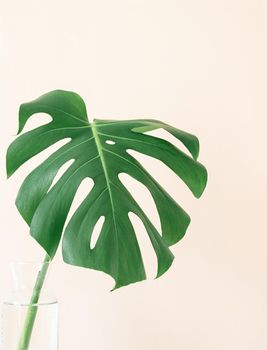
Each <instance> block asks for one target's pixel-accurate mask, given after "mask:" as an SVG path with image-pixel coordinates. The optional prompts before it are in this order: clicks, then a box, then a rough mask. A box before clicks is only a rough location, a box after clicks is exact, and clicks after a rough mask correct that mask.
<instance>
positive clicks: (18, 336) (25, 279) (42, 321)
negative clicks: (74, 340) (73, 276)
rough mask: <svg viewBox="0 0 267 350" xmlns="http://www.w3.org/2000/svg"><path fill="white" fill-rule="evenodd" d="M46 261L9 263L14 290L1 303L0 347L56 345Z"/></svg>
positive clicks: (18, 349) (33, 349) (24, 349)
mask: <svg viewBox="0 0 267 350" xmlns="http://www.w3.org/2000/svg"><path fill="white" fill-rule="evenodd" d="M49 264H50V263H49V262H41V263H39V262H15V263H11V271H12V276H13V280H14V290H13V291H12V292H11V293H10V294H9V295H8V296H7V298H6V299H5V301H4V302H3V305H2V322H1V324H2V326H1V328H2V329H1V348H0V349H1V350H37V349H38V350H57V349H58V303H57V300H56V299H55V297H53V296H51V295H49V294H48V293H47V288H46V284H47V283H46V273H47V270H48V267H49ZM40 279H41V282H40ZM44 282H45V283H44ZM43 284H44V285H43ZM36 290H37V292H36ZM34 294H35V295H34Z"/></svg>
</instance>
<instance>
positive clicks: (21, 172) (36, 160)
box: [13, 137, 71, 180]
mask: <svg viewBox="0 0 267 350" xmlns="http://www.w3.org/2000/svg"><path fill="white" fill-rule="evenodd" d="M70 141H71V138H70V137H66V138H65V139H63V140H59V141H57V142H55V143H54V144H53V145H51V146H49V147H47V148H46V149H44V150H43V151H41V152H40V153H38V154H36V155H35V156H33V157H32V158H30V159H29V160H28V161H27V162H26V163H24V164H23V165H22V166H21V167H20V168H19V169H18V170H17V171H16V173H15V174H14V175H13V178H14V180H15V179H19V180H21V179H22V178H25V177H26V176H27V175H28V174H29V173H30V172H31V171H32V170H33V169H35V168H37V167H38V166H39V165H40V164H41V163H42V162H43V161H44V160H46V159H47V158H48V157H49V156H50V155H51V154H54V153H55V152H56V151H58V150H59V149H60V148H62V147H63V146H65V145H66V144H67V143H69V142H70Z"/></svg>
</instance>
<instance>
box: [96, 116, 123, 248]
mask: <svg viewBox="0 0 267 350" xmlns="http://www.w3.org/2000/svg"><path fill="white" fill-rule="evenodd" d="M91 130H92V133H93V136H94V140H95V144H96V148H97V152H98V154H99V157H100V161H101V165H102V168H103V171H104V175H105V180H106V184H107V189H108V193H109V199H110V205H111V209H112V218H113V224H114V231H115V235H116V243H117V247H116V248H117V251H118V237H117V224H116V216H115V206H114V201H113V197H112V190H111V184H112V181H111V180H110V178H109V174H108V168H107V164H106V160H105V157H104V153H103V147H102V144H101V141H100V139H99V136H98V131H97V126H96V124H95V122H92V123H91Z"/></svg>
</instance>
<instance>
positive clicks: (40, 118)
mask: <svg viewBox="0 0 267 350" xmlns="http://www.w3.org/2000/svg"><path fill="white" fill-rule="evenodd" d="M52 120H53V118H52V117H51V116H50V115H49V114H47V113H35V114H33V115H32V116H30V118H29V119H28V120H27V122H26V124H25V126H24V128H23V132H27V131H30V130H33V129H36V128H38V127H39V126H42V125H46V124H49V123H51V121H52Z"/></svg>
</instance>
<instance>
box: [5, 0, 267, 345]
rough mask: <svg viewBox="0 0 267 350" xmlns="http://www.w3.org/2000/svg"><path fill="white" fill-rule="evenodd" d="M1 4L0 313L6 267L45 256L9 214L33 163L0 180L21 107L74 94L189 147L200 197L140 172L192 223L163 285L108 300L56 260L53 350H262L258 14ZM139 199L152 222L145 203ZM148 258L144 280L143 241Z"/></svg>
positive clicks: (224, 8) (189, 2) (133, 0)
mask: <svg viewBox="0 0 267 350" xmlns="http://www.w3.org/2000/svg"><path fill="white" fill-rule="evenodd" d="M0 3H1V9H0V21H1V22H0V45H1V48H0V50H1V51H0V52H1V66H0V74H1V78H0V79H1V83H0V84H1V86H0V88H1V91H0V96H1V97H0V98H1V104H0V112H1V128H0V147H1V148H0V152H1V153H0V154H1V159H0V161H1V164H0V173H1V176H0V193H1V197H0V208H1V210H0V215H1V220H0V242H1V244H0V300H2V299H3V297H4V295H5V294H6V293H7V292H8V289H9V287H10V284H11V281H10V275H9V271H8V262H9V261H10V260H14V259H15V260H32V259H41V258H42V256H43V252H42V251H41V249H40V248H39V246H38V245H37V244H36V243H35V242H34V241H33V240H32V239H31V238H30V237H29V235H28V229H27V227H26V225H25V223H24V222H23V221H22V219H21V218H20V216H19V215H18V213H17V211H16V209H15V206H14V200H15V195H16V192H17V190H18V187H19V183H20V182H21V180H22V178H23V176H25V174H27V172H28V171H29V169H30V168H31V166H32V165H35V164H38V160H40V159H41V158H38V157H37V159H35V160H33V161H32V162H30V163H29V164H28V165H27V166H24V167H23V168H22V169H21V170H20V171H19V172H18V173H17V174H16V175H15V176H14V177H13V178H11V179H10V180H9V181H8V182H7V181H6V179H5V171H4V168H5V164H4V162H5V161H4V157H5V150H6V147H7V145H8V143H9V142H10V141H11V140H12V137H13V136H12V135H14V134H15V132H16V129H17V110H18V106H19V104H20V103H22V102H24V101H28V100H31V99H33V98H35V97H38V96H39V95H40V94H42V93H44V92H47V91H49V90H53V89H56V88H61V89H69V90H74V91H76V92H78V93H79V94H81V95H82V96H83V98H84V99H85V101H86V103H87V107H88V112H89V116H90V118H118V119H120V118H130V117H148V118H158V119H161V120H163V121H165V122H169V123H171V124H173V125H175V126H177V127H179V128H181V129H184V130H187V131H190V132H192V133H195V134H196V135H198V136H199V138H200V141H201V153H200V160H201V161H202V162H203V163H204V164H205V165H206V166H207V168H208V170H209V184H208V187H207V190H206V192H205V194H204V196H203V197H202V198H201V199H200V200H199V201H197V200H196V199H194V198H193V197H192V195H191V193H190V192H189V191H188V190H187V189H186V188H185V186H183V185H182V184H181V182H180V181H179V180H177V179H176V177H175V176H174V175H173V174H172V173H170V172H169V171H168V170H167V169H166V168H163V167H162V168H159V166H158V163H157V162H153V161H149V162H148V164H147V166H148V168H149V169H150V170H151V171H154V172H155V170H156V177H157V179H158V180H159V181H160V182H161V183H162V184H163V185H164V186H166V188H167V189H168V190H169V191H170V192H171V193H172V194H173V195H174V197H175V198H177V200H178V201H179V202H180V203H181V204H182V205H183V206H184V208H185V209H186V210H187V211H188V212H189V213H190V215H191V217H192V224H191V226H190V228H189V230H188V233H187V236H186V237H185V238H184V239H183V241H182V242H181V243H180V244H178V245H176V246H175V247H173V252H174V254H175V255H176V260H175V261H174V264H173V267H172V268H171V270H170V271H169V272H168V273H166V274H165V275H164V277H162V278H161V279H159V280H156V281H153V280H151V279H150V280H149V281H148V282H144V283H139V284H136V285H133V286H130V287H126V288H123V289H120V290H118V291H116V292H113V293H110V292H109V290H110V289H111V288H112V286H113V282H112V280H111V278H109V277H108V276H105V275H104V274H102V273H97V272H95V271H90V270H85V269H79V268H75V267H71V266H68V265H65V264H64V263H63V262H62V259H61V254H60V252H59V253H58V255H57V257H56V261H55V264H54V267H53V271H51V275H50V278H51V281H52V283H53V284H54V286H53V289H54V291H56V294H57V296H58V298H59V299H60V302H61V324H60V342H61V343H60V349H64V350H73V349H95V350H115V349H116V350H136V349H144V350H145V349H154V350H162V349H170V350H176V349H177V350H178V349H182V350H214V349H216V350H226V349H227V350H237V349H239V350H251V349H253V350H264V349H266V348H267V314H266V312H267V303H266V293H267V280H266V260H267V259H266V256H267V253H266V243H267V237H266V233H267V232H266V195H267V186H266V175H267V161H266V146H267V142H266V126H267V123H266V111H267V108H266V81H267V69H266V59H267V48H266V34H267V22H266V16H267V2H266V1H265V0H224V1H223V0H221V1H212V0H202V1H198V0H186V1H182V0H176V1H175V0H173V1H171V0H164V1H163V0H153V1H152V0H143V1H141V0H113V1H108V0H98V1H91V0H88V1H81V0H76V1H66V0H64V1H63V0H62V1H52V0H50V1H48V0H46V1H36V0H35V1H34V0H33V1H29V0H24V1H14V0H13V1H12V0H10V1H4V0H2V1H1V2H0ZM32 125H34V123H32ZM35 125H36V124H35ZM28 127H29V126H28ZM159 169H160V170H159ZM131 185H132V184H131ZM136 192H138V195H139V197H140V198H143V203H144V205H145V206H146V208H147V209H148V210H149V208H151V215H152V216H153V217H154V219H155V220H156V222H158V221H157V220H158V219H157V217H156V213H155V210H154V208H153V206H151V205H150V200H149V197H148V196H147V194H146V193H143V192H142V191H137V190H136ZM142 230H143V228H142V227H141V226H140V233H141V236H142V235H143V234H144V232H143V231H142ZM143 237H145V234H144V235H143ZM143 251H144V255H145V260H146V261H149V262H148V273H149V276H151V275H153V272H154V271H155V266H154V263H155V258H154V255H153V253H152V252H151V249H150V247H149V244H148V243H147V240H146V239H145V238H143Z"/></svg>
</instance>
